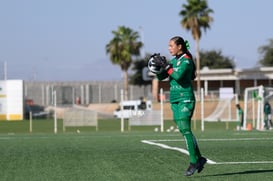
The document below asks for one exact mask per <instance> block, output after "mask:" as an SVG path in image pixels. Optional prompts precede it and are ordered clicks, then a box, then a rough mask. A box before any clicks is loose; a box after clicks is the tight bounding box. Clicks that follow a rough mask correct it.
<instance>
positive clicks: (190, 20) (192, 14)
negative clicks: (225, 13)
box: [180, 0, 213, 97]
mask: <svg viewBox="0 0 273 181" xmlns="http://www.w3.org/2000/svg"><path fill="white" fill-rule="evenodd" d="M187 3H188V4H183V5H182V10H181V11H180V15H181V16H182V20H181V25H182V27H183V28H185V29H186V30H188V31H191V33H192V37H193V39H194V40H195V42H196V71H197V94H198V97H200V89H201V84H200V55H199V52H200V51H199V49H200V48H199V42H200V39H201V35H202V31H201V30H202V29H203V30H204V31H205V32H206V30H207V29H209V28H210V23H211V22H212V21H213V18H212V17H211V16H210V14H211V13H213V10H212V9H210V8H209V7H208V3H207V1H206V0H187Z"/></svg>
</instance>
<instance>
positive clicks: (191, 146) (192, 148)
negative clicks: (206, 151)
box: [172, 102, 206, 176]
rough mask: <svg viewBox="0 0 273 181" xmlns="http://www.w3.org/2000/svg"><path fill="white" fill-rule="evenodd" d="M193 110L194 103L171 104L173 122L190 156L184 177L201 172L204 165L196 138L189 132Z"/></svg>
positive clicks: (204, 160)
mask: <svg viewBox="0 0 273 181" xmlns="http://www.w3.org/2000/svg"><path fill="white" fill-rule="evenodd" d="M193 109H194V102H190V103H178V104H172V110H173V113H174V118H175V122H176V124H177V127H178V128H179V130H180V132H181V133H182V135H183V136H184V138H185V141H186V145H187V148H188V151H189V155H190V166H189V168H188V169H187V170H186V172H185V175H186V176H190V175H192V174H193V173H194V172H195V171H196V170H198V172H201V171H202V170H203V166H204V164H205V163H206V159H205V158H204V157H201V154H200V150H199V148H198V144H197V141H196V138H195V137H194V135H193V133H192V131H191V116H192V112H193Z"/></svg>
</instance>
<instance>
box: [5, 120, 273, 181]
mask: <svg viewBox="0 0 273 181" xmlns="http://www.w3.org/2000/svg"><path fill="white" fill-rule="evenodd" d="M165 123H166V124H165V125H166V126H165V127H166V128H167V127H169V126H171V125H173V123H172V122H171V121H166V122H165ZM196 127H197V128H196V130H194V133H195V135H196V137H197V139H198V142H199V147H200V149H201V151H202V153H203V155H204V156H205V157H207V158H208V159H209V160H210V161H209V163H208V164H206V165H205V168H204V170H203V172H202V173H199V174H198V173H195V174H194V175H193V176H191V177H185V176H183V174H184V171H185V169H186V168H187V167H188V160H189V158H188V155H186V154H185V153H183V152H184V151H185V150H186V146H185V142H184V140H183V139H182V137H181V135H180V133H176V132H164V133H160V132H154V131H153V129H154V127H134V128H133V129H132V131H131V132H128V131H125V132H123V133H121V132H120V124H119V121H118V120H100V121H99V131H95V128H90V127H89V128H83V127H82V128H69V129H68V130H67V132H65V133H63V132H62V131H61V130H62V129H61V128H62V122H61V120H59V121H58V128H59V132H58V134H54V133H53V121H52V120H35V121H34V122H33V133H29V132H28V128H29V123H28V121H21V122H0V155H1V156H0V163H1V164H0V180H9V181H10V180H16V181H17V180H18V181H19V180H24V181H25V180H29V181H32V180H35V181H36V180H39V181H43V180H54V181H55V180H65V181H67V180H71V181H72V180H73V181H74V180H94V181H97V180H98V181H108V180H109V181H123V180H124V181H136V180H141V181H146V180H147V181H150V180H151V181H153V180H156V181H161V180H162V181H166V180H208V181H214V180H215V181H222V180H223V181H227V180H231V181H252V180H253V181H254V180H255V181H259V180H262V181H267V180H268V181H269V180H270V181H271V180H272V176H273V131H262V132H261V131H255V130H253V131H235V130H234V127H235V124H234V123H230V124H229V125H228V128H229V129H226V128H227V125H226V124H225V123H218V122H217V123H206V124H205V131H204V132H201V131H200V126H199V123H198V124H197V126H196ZM77 129H79V130H80V133H77V132H76V130H77Z"/></svg>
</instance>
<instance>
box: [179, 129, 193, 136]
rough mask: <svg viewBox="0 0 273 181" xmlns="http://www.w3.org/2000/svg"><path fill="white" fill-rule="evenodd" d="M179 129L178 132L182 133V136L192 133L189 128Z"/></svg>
mask: <svg viewBox="0 0 273 181" xmlns="http://www.w3.org/2000/svg"><path fill="white" fill-rule="evenodd" d="M179 130H180V133H182V135H183V136H188V135H191V134H192V132H191V130H190V129H179Z"/></svg>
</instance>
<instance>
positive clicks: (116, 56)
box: [106, 26, 142, 100]
mask: <svg viewBox="0 0 273 181" xmlns="http://www.w3.org/2000/svg"><path fill="white" fill-rule="evenodd" d="M112 33H113V35H114V37H113V39H112V40H111V41H110V42H109V43H108V44H107V45H106V53H107V54H109V55H110V60H111V62H112V63H113V64H117V65H120V68H121V70H122V71H123V73H124V94H125V96H124V99H125V100H127V99H128V82H129V81H128V70H129V68H130V66H131V63H132V61H133V56H138V55H140V48H141V47H142V42H141V41H138V38H139V34H138V32H136V31H133V30H132V29H130V28H128V27H125V26H119V27H118V30H117V31H112Z"/></svg>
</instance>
